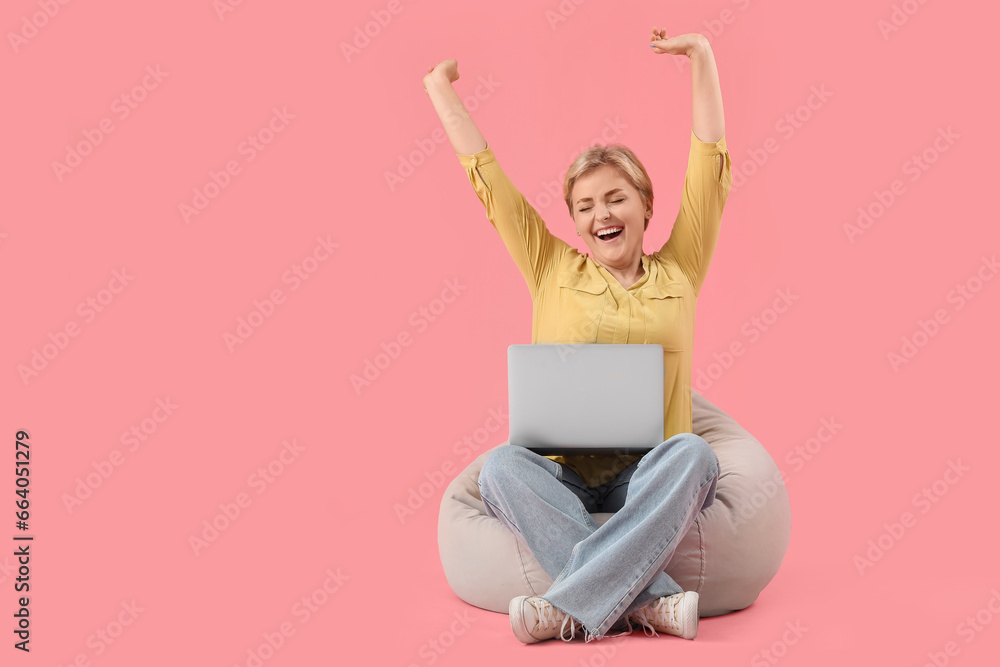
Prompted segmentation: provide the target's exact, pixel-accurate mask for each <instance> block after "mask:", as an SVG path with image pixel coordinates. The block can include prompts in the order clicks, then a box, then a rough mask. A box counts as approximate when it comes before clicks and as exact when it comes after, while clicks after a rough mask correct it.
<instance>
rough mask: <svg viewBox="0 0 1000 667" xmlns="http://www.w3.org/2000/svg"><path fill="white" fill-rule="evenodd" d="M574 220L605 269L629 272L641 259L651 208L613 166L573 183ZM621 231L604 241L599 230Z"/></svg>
mask: <svg viewBox="0 0 1000 667" xmlns="http://www.w3.org/2000/svg"><path fill="white" fill-rule="evenodd" d="M572 202H573V221H574V222H575V223H576V229H577V231H578V232H580V236H582V237H583V240H584V241H585V242H586V243H587V247H588V248H590V252H591V254H592V255H593V257H594V260H595V261H597V262H598V263H599V264H601V265H602V266H605V267H611V268H615V269H622V270H628V269H632V268H634V267H635V266H636V265H637V264H639V262H640V260H641V258H642V235H643V232H645V231H646V221H647V219H648V218H649V217H650V216H651V215H652V214H653V211H652V208H651V207H647V206H645V205H644V204H643V201H642V196H641V195H640V194H639V191H638V190H636V189H635V187H633V186H632V184H631V183H630V182H629V181H628V179H626V178H625V177H624V176H622V175H621V174H620V173H619V172H618V170H616V169H615V168H614V167H611V166H608V165H603V166H600V167H598V168H597V169H594V170H593V171H591V172H590V173H589V174H587V175H586V176H581V177H580V178H578V179H577V180H576V183H574V184H573V192H572ZM609 227H610V228H612V229H620V230H621V232H619V233H612V234H610V235H609V236H607V237H605V238H606V239H607V240H602V238H601V235H599V234H598V231H599V230H602V229H605V228H609Z"/></svg>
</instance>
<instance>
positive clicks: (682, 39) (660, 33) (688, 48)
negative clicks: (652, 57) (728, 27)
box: [649, 28, 708, 58]
mask: <svg viewBox="0 0 1000 667" xmlns="http://www.w3.org/2000/svg"><path fill="white" fill-rule="evenodd" d="M707 41H708V40H707V39H706V38H705V36H704V35H702V34H701V33H697V32H689V33H688V34H686V35H677V36H676V37H667V32H666V29H663V28H653V35H652V37H650V38H649V42H650V45H649V46H650V48H651V49H652V51H653V53H671V54H673V55H675V56H688V57H689V58H690V57H691V53H692V52H694V50H695V49H696V48H698V47H700V46H701V45H702V44H703V43H705V42H707Z"/></svg>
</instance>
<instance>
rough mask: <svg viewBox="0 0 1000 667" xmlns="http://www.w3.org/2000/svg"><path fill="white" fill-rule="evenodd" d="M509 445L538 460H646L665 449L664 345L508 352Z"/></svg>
mask: <svg viewBox="0 0 1000 667" xmlns="http://www.w3.org/2000/svg"><path fill="white" fill-rule="evenodd" d="M507 385H508V393H509V402H510V408H509V413H508V414H509V418H510V444H512V445H517V446H520V447H527V448H528V449H530V450H532V451H534V452H538V453H539V454H543V455H548V454H619V453H622V454H645V453H646V452H648V451H649V450H651V449H652V448H653V447H656V446H657V445H658V444H660V443H661V442H663V346H662V345H659V344H618V343H614V344H608V343H582V344H552V343H539V344H534V345H511V346H510V347H508V348H507Z"/></svg>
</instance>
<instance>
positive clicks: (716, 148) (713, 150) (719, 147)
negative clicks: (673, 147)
mask: <svg viewBox="0 0 1000 667" xmlns="http://www.w3.org/2000/svg"><path fill="white" fill-rule="evenodd" d="M691 150H693V151H694V152H696V153H698V154H700V155H721V154H722V153H725V152H726V134H725V133H723V134H722V137H721V138H720V139H719V140H718V141H702V140H701V139H699V138H698V135H696V134H695V133H694V128H692V129H691Z"/></svg>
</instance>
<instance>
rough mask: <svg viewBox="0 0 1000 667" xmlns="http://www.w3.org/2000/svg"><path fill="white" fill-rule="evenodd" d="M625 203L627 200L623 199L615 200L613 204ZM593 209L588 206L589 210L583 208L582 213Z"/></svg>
mask: <svg viewBox="0 0 1000 667" xmlns="http://www.w3.org/2000/svg"><path fill="white" fill-rule="evenodd" d="M623 201H625V199H624V198H622V199H616V200H614V201H613V202H611V203H612V204H620V203H621V202H623ZM591 208H592V207H591V206H588V207H587V208H581V209H580V213H583V212H584V211H589V210H590V209H591Z"/></svg>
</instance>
